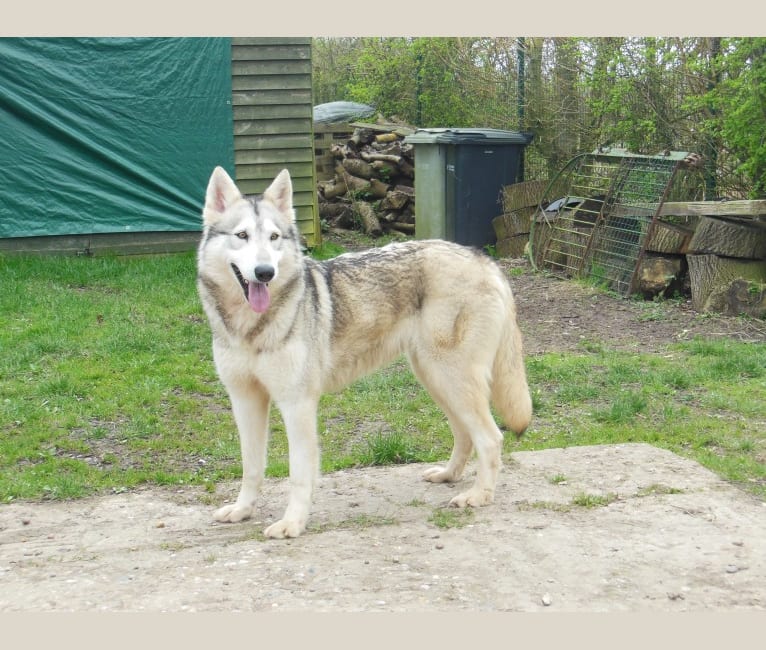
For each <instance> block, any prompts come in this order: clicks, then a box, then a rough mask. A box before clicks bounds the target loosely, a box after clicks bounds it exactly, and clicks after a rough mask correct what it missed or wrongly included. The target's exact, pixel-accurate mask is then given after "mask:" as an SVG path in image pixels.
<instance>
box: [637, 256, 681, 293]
mask: <svg viewBox="0 0 766 650" xmlns="http://www.w3.org/2000/svg"><path fill="white" fill-rule="evenodd" d="M684 271H685V264H684V258H683V257H682V256H675V257H670V256H665V255H663V256H659V255H649V254H647V255H646V256H645V257H644V258H643V259H642V260H641V265H640V266H639V269H638V291H639V292H640V293H641V294H642V295H643V296H644V298H653V297H654V296H660V295H661V296H667V295H669V294H670V293H672V292H673V291H675V290H680V289H681V288H682V286H683V274H684Z"/></svg>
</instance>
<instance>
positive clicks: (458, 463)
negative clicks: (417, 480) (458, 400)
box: [410, 354, 473, 483]
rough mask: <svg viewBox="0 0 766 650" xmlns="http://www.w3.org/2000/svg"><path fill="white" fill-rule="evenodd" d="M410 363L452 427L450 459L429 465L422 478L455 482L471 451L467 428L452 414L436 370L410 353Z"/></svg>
mask: <svg viewBox="0 0 766 650" xmlns="http://www.w3.org/2000/svg"><path fill="white" fill-rule="evenodd" d="M410 365H411V366H412V370H413V372H414V373H415V376H416V377H417V378H418V380H419V381H420V383H421V384H423V387H424V388H425V389H426V390H427V391H428V394H429V395H431V397H432V398H433V400H434V402H436V404H437V405H438V406H439V408H441V410H442V411H443V412H444V414H445V415H446V416H447V420H449V423H450V428H451V429H452V437H453V441H454V444H453V447H452V454H451V455H450V459H449V461H448V462H447V466H446V467H429V468H428V469H427V470H426V471H425V472H423V478H424V479H425V480H426V481H431V482H432V483H455V482H457V481H459V480H460V479H461V478H463V471H464V470H465V464H466V463H467V462H468V458H469V456H470V455H471V451H473V443H472V442H471V436H470V433H469V431H468V430H467V429H464V428H463V427H462V425H461V423H460V420H459V419H458V418H457V417H456V416H455V415H453V414H452V406H451V404H450V402H449V399H448V397H447V395H446V394H445V393H448V391H445V390H444V389H442V387H441V376H440V375H439V372H438V370H437V371H436V372H433V369H432V367H431V366H430V365H429V364H425V363H422V362H420V361H419V359H418V357H417V355H415V354H411V355H410Z"/></svg>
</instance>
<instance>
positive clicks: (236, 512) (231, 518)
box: [213, 503, 253, 524]
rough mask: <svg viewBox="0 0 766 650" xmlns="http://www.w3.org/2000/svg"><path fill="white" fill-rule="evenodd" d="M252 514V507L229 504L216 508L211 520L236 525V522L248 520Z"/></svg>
mask: <svg viewBox="0 0 766 650" xmlns="http://www.w3.org/2000/svg"><path fill="white" fill-rule="evenodd" d="M252 514H253V506H241V505H239V504H237V503H231V504H229V505H227V506H223V508H218V510H216V511H215V512H214V513H213V519H215V520H216V521H221V522H224V523H228V524H236V523H237V522H238V521H242V520H243V519H248V518H249V517H250V515H252Z"/></svg>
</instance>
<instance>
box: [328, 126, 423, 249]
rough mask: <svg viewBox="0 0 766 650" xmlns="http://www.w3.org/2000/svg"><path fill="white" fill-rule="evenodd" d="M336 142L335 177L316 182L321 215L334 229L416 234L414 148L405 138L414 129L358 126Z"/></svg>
mask: <svg viewBox="0 0 766 650" xmlns="http://www.w3.org/2000/svg"><path fill="white" fill-rule="evenodd" d="M354 126H355V129H354V132H353V135H352V136H351V137H350V138H348V140H347V141H345V142H343V143H335V144H333V145H332V147H331V148H330V154H331V156H332V157H333V159H334V161H335V165H334V176H333V178H331V179H330V180H326V181H320V182H319V183H318V184H317V185H318V187H317V192H318V198H319V216H320V218H321V219H322V220H323V221H324V222H325V223H326V225H327V227H329V228H331V229H335V228H341V229H347V230H362V231H364V232H365V233H366V234H368V235H371V236H373V237H379V236H380V235H382V234H384V233H388V232H391V231H396V232H399V233H404V234H406V235H412V234H414V233H415V189H414V181H415V162H414V158H415V153H414V149H413V146H412V145H411V144H405V143H404V142H403V140H404V138H405V136H406V135H408V134H409V133H411V132H412V130H411V129H408V128H406V127H402V126H399V125H379V124H369V125H354Z"/></svg>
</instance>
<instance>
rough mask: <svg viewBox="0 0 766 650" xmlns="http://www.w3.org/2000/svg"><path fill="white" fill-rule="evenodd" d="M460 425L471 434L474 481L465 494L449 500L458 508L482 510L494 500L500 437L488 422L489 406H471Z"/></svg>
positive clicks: (494, 426)
mask: <svg viewBox="0 0 766 650" xmlns="http://www.w3.org/2000/svg"><path fill="white" fill-rule="evenodd" d="M461 423H462V424H463V426H465V427H466V428H467V429H468V430H469V431H470V432H471V439H472V440H473V446H474V448H475V449H476V458H477V469H476V481H475V483H474V484H473V485H472V486H471V487H470V488H469V489H468V490H466V491H465V492H461V493H460V494H458V495H457V496H456V497H454V498H453V499H451V500H450V505H451V506H455V507H458V508H464V507H466V506H476V507H478V506H485V505H489V504H490V503H492V501H493V500H494V498H495V485H496V484H497V477H498V474H499V473H500V466H501V464H502V452H503V434H502V433H501V431H500V429H498V427H497V425H496V424H495V421H494V419H493V418H492V413H491V411H490V409H489V403H486V404H485V405H478V404H477V405H474V406H473V410H472V411H471V412H468V413H465V414H464V416H462V417H461Z"/></svg>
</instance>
